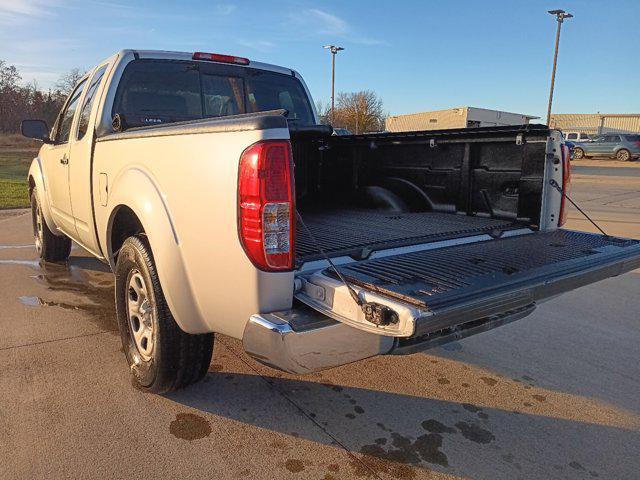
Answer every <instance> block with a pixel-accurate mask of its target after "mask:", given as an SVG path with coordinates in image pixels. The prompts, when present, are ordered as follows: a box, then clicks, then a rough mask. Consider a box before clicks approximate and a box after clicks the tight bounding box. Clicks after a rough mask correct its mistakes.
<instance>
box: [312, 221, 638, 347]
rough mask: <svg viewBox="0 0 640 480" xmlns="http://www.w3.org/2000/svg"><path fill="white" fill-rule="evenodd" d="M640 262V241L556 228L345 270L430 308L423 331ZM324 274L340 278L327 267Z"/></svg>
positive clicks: (531, 301) (519, 304) (419, 328)
mask: <svg viewBox="0 0 640 480" xmlns="http://www.w3.org/2000/svg"><path fill="white" fill-rule="evenodd" d="M638 267H640V241H637V240H627V239H618V238H614V237H605V236H603V235H595V234H590V233H584V232H574V231H569V230H556V231H552V232H534V233H530V234H526V235H519V236H513V237H507V238H500V239H494V240H488V241H481V242H475V243H470V244H463V245H456V246H451V247H446V248H440V249H434V250H422V251H416V252H410V253H405V254H400V255H393V256H388V257H383V258H378V259H371V260H364V261H360V262H355V263H352V264H347V265H344V266H340V267H338V268H339V270H340V272H341V273H342V274H343V275H344V276H345V277H346V278H347V279H348V280H349V281H350V282H351V283H353V284H355V285H358V286H361V287H364V288H366V289H368V290H372V291H376V292H379V293H382V294H384V295H387V296H389V297H392V298H396V299H398V300H401V301H404V302H406V303H410V304H412V305H416V306H418V307H420V308H421V309H424V310H426V311H430V312H432V313H433V315H429V316H425V317H424V322H420V323H418V324H417V325H416V335H420V334H424V333H428V332H430V331H434V330H437V329H440V328H448V327H450V326H452V325H456V324H460V323H462V322H467V321H472V320H476V319H478V318H484V317H487V316H490V315H494V314H496V313H502V312H504V311H507V310H511V309H519V308H523V307H526V306H528V305H535V302H536V301H537V300H540V299H543V298H548V297H551V296H553V295H556V294H559V293H563V292H565V291H569V290H572V289H574V288H577V287H580V286H583V285H586V284H589V283H593V282H596V281H598V280H602V279H604V278H608V277H611V276H615V275H619V274H621V273H625V272H627V271H630V270H633V269H635V268H638ZM323 274H325V275H327V276H333V277H335V273H334V272H332V271H331V270H330V269H326V270H325V271H324V272H323Z"/></svg>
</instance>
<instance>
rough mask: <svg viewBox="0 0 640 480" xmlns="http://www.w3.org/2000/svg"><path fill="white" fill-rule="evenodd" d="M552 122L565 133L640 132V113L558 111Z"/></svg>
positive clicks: (552, 116)
mask: <svg viewBox="0 0 640 480" xmlns="http://www.w3.org/2000/svg"><path fill="white" fill-rule="evenodd" d="M550 123H551V125H549V126H550V127H551V128H557V129H559V130H562V131H563V132H565V133H569V132H578V133H589V134H602V133H640V113H556V114H551V122H550Z"/></svg>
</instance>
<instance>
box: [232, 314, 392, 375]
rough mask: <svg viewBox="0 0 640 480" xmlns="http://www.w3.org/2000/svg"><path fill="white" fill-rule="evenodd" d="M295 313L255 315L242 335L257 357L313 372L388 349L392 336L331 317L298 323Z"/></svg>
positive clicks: (270, 363)
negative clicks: (352, 325) (310, 323)
mask: <svg viewBox="0 0 640 480" xmlns="http://www.w3.org/2000/svg"><path fill="white" fill-rule="evenodd" d="M295 315H296V314H295V313H294V314H292V313H291V312H283V313H267V314H256V315H252V316H251V317H250V318H249V321H248V322H247V325H246V327H245V329H244V335H243V337H242V344H243V346H244V349H245V351H246V352H247V354H249V355H250V356H251V357H253V358H254V359H255V360H257V361H258V362H260V363H263V364H265V365H268V366H270V367H273V368H277V369H279V370H283V371H285V372H289V373H298V374H302V373H311V372H316V371H319V370H324V369H327V368H332V367H337V366H339V365H345V364H347V363H351V362H356V361H358V360H362V359H364V358H368V357H373V356H375V355H381V354H384V353H388V352H389V351H390V350H391V348H392V347H393V345H394V339H393V338H392V337H385V336H382V335H376V334H374V333H367V332H363V331H361V330H357V329H355V328H353V327H350V326H348V325H345V324H343V323H339V322H334V321H331V320H328V321H325V320H322V321H320V322H317V324H316V325H317V326H315V327H314V326H313V325H311V326H307V327H303V328H300V327H296V322H295V321H292V320H295V318H293V317H295ZM316 315H320V314H317V313H316Z"/></svg>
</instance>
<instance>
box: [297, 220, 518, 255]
mask: <svg viewBox="0 0 640 480" xmlns="http://www.w3.org/2000/svg"><path fill="white" fill-rule="evenodd" d="M302 218H303V220H304V223H305V224H306V226H307V227H308V228H309V230H310V231H311V233H312V234H313V236H314V237H315V239H316V240H317V242H318V243H319V244H320V246H321V247H322V248H323V250H324V251H325V252H326V253H327V254H329V255H330V256H336V255H351V256H354V257H355V258H358V257H359V256H360V255H362V253H363V249H372V250H375V249H381V248H392V247H399V246H403V245H411V244H414V243H424V242H430V241H438V240H447V239H450V238H458V237H466V236H470V235H477V234H481V233H486V232H490V231H492V230H496V229H499V230H504V229H509V228H516V227H517V224H515V223H514V222H512V221H508V220H496V219H491V218H482V217H471V216H465V215H456V214H453V213H441V212H415V213H389V212H381V211H375V210H331V211H323V212H320V213H313V212H311V213H308V212H304V213H303V214H302ZM296 234H297V238H296V255H297V257H298V259H299V260H301V261H308V260H315V259H318V258H322V256H321V255H320V253H319V252H318V249H317V248H316V246H315V244H314V243H313V241H312V240H311V238H310V237H309V235H308V234H307V232H306V231H305V229H304V228H302V227H301V226H300V225H298V230H297V233H296Z"/></svg>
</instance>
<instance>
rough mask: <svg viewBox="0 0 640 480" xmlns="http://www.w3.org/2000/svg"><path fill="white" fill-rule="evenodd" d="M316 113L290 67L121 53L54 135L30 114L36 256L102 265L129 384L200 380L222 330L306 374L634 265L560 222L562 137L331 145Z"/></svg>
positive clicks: (441, 135) (350, 140) (377, 139)
mask: <svg viewBox="0 0 640 480" xmlns="http://www.w3.org/2000/svg"><path fill="white" fill-rule="evenodd" d="M313 105H314V102H313V101H312V100H311V97H310V95H309V92H308V90H307V87H306V86H305V84H304V82H303V80H302V78H301V77H300V75H299V74H298V73H297V72H295V71H293V70H290V69H288V68H284V67H278V66H274V65H266V64H262V63H258V62H254V61H250V60H248V59H246V58H240V57H235V56H229V55H218V54H211V53H202V52H197V53H175V52H159V51H136V50H124V51H121V52H119V53H117V54H116V55H114V56H112V57H109V58H107V59H106V60H104V61H102V62H100V63H99V64H98V65H97V66H96V67H95V68H92V69H91V70H90V71H89V72H88V73H87V74H86V75H85V76H84V77H83V78H82V79H81V80H80V82H79V83H78V85H77V86H76V87H75V89H74V90H73V92H72V93H71V95H70V96H69V98H68V99H67V101H66V103H65V104H64V107H63V108H62V111H61V112H60V114H59V116H58V119H57V121H56V123H55V125H54V126H53V128H52V129H51V131H49V129H48V127H47V126H46V125H45V124H44V122H42V121H40V120H25V121H24V122H23V125H22V130H23V133H24V134H25V135H26V136H28V137H30V138H37V139H39V140H41V141H43V142H44V145H43V146H42V148H41V149H40V152H39V154H38V156H37V158H35V159H34V160H33V163H32V165H31V168H30V170H29V177H28V181H29V192H30V196H31V205H32V212H33V227H34V238H35V243H36V246H37V249H38V252H39V254H40V257H41V258H42V260H43V261H47V262H63V261H65V260H66V259H67V257H68V256H69V253H70V249H71V242H72V241H74V242H76V243H77V244H78V245H80V246H82V247H83V248H84V249H86V250H87V251H88V252H90V253H92V254H93V255H95V257H97V258H98V259H100V260H102V261H103V262H105V263H108V264H109V266H110V267H111V269H112V270H113V272H114V274H115V285H116V287H115V288H116V292H115V293H116V295H115V298H116V306H117V317H118V318H117V320H118V324H119V328H120V332H121V337H122V343H123V347H124V353H125V356H126V359H127V361H128V363H129V366H130V369H131V372H132V374H133V376H134V378H135V381H136V382H137V383H138V384H139V385H140V386H141V387H142V388H144V389H147V390H149V391H152V392H166V391H169V390H173V389H177V388H181V387H184V386H186V385H188V384H190V383H193V382H195V381H197V380H199V379H200V378H202V377H203V376H204V375H205V374H206V372H207V370H208V367H209V363H210V360H211V352H212V346H213V333H220V334H224V335H228V336H231V337H234V338H237V339H241V340H242V343H243V346H244V349H245V350H246V351H247V353H248V354H249V355H251V356H252V357H253V358H255V359H256V360H257V361H259V362H262V363H264V364H266V365H270V366H272V367H274V368H279V369H282V370H285V371H288V372H293V373H308V372H313V371H317V370H321V369H324V368H330V367H334V366H337V365H342V364H345V363H349V362H353V361H356V360H360V359H363V358H367V357H371V356H374V355H381V354H389V353H411V352H414V351H418V350H422V349H426V348H430V347H433V346H435V345H440V344H443V343H446V342H448V341H451V340H453V339H458V338H462V337H465V336H468V335H472V334H475V333H479V332H483V331H486V330H489V329H491V328H494V327H497V326H500V325H503V324H505V323H508V322H510V321H513V320H516V319H519V318H523V317H525V316H526V315H528V314H530V313H531V312H532V311H533V310H534V309H535V308H536V305H537V304H538V303H539V302H540V301H542V300H544V299H546V298H549V297H552V296H555V295H557V294H560V293H562V292H565V291H569V290H572V289H574V288H576V287H579V286H582V285H585V284H588V283H591V282H595V281H597V280H600V279H603V278H606V277H609V276H612V275H617V274H620V273H623V272H626V271H629V270H633V269H634V268H637V267H638V266H640V245H639V243H638V242H637V241H634V240H625V239H618V238H612V237H604V236H602V235H594V234H588V233H581V232H572V231H567V230H563V229H561V228H560V227H561V226H562V224H563V223H564V221H565V218H566V213H567V210H566V205H565V202H564V200H563V198H564V197H563V195H561V193H560V192H561V191H562V189H564V191H567V189H568V186H569V170H568V169H569V162H568V155H567V149H566V147H565V146H564V145H563V144H562V138H561V135H560V133H559V132H558V131H553V130H549V129H548V128H547V127H546V126H540V125H538V126H536V125H522V126H508V127H487V128H476V129H460V130H445V131H441V132H439V131H429V132H421V133H416V132H409V133H388V134H384V135H379V134H378V135H359V136H339V135H338V136H333V135H332V129H331V127H328V126H322V125H319V124H318V123H319V122H318V118H317V116H316V112H315V110H314V107H313ZM294 165H295V168H294ZM549 334H551V335H552V334H553V333H552V332H550V333H549ZM576 335H579V332H576Z"/></svg>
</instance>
